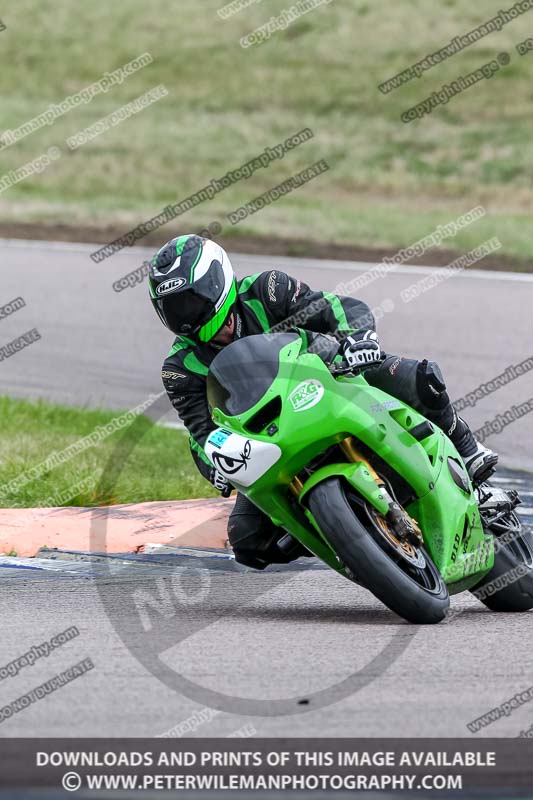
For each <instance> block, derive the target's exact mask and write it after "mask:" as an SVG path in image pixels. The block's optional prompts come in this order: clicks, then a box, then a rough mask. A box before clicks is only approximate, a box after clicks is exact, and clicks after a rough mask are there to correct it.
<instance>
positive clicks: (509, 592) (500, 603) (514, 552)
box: [471, 531, 533, 612]
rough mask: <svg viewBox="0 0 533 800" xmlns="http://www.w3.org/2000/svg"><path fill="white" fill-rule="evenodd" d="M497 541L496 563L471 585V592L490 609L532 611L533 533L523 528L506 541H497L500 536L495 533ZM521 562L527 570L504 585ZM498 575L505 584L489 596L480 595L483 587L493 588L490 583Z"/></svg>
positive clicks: (494, 580) (497, 577)
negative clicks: (515, 535)
mask: <svg viewBox="0 0 533 800" xmlns="http://www.w3.org/2000/svg"><path fill="white" fill-rule="evenodd" d="M494 542H495V544H496V546H498V544H499V549H498V551H497V553H496V554H495V556H494V567H493V568H492V569H491V571H490V572H489V574H488V575H486V576H485V577H484V578H483V580H482V581H481V582H480V583H478V584H477V585H476V586H475V587H474V588H473V589H471V591H472V593H473V594H474V595H475V596H476V597H477V598H478V600H480V601H481V602H482V603H483V604H484V605H486V606H487V608H490V610H491V611H505V612H518V611H530V610H531V609H532V608H533V534H532V533H531V532H530V531H522V532H521V533H520V534H519V535H518V536H517V537H516V538H515V539H513V540H511V541H509V542H504V543H501V542H498V537H497V536H495V537H494ZM520 566H522V567H523V568H524V570H526V572H525V574H524V575H521V576H520V577H518V578H515V579H514V580H512V582H511V583H509V585H508V586H505V585H504V584H505V581H506V580H509V579H512V578H513V575H512V574H511V575H509V573H510V572H511V571H512V570H515V569H516V568H517V567H520ZM505 576H508V577H507V578H506V577H505ZM498 579H500V581H501V583H502V584H503V585H504V588H502V589H500V590H499V591H496V592H494V593H493V594H489V595H487V596H486V597H483V596H481V597H479V593H481V591H482V590H483V589H486V590H489V591H490V589H491V588H492V587H491V586H490V584H491V583H493V582H496V581H497V580H498ZM496 585H497V584H496Z"/></svg>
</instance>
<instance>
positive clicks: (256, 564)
mask: <svg viewBox="0 0 533 800" xmlns="http://www.w3.org/2000/svg"><path fill="white" fill-rule="evenodd" d="M284 536H285V537H286V536H287V534H286V531H285V530H284V529H283V528H279V527H278V526H277V525H274V523H273V522H272V520H271V519H269V517H267V516H266V514H263V512H262V511H260V510H259V509H258V508H257V506H254V504H253V503H252V502H251V501H250V500H248V498H247V497H245V496H244V495H243V494H240V493H239V494H238V495H237V500H236V501H235V506H234V507H233V511H232V512H231V514H230V518H229V521H228V538H229V541H230V544H231V546H232V548H233V552H234V553H235V560H236V561H238V562H239V564H244V565H245V566H247V567H253V568H254V569H264V568H265V567H267V566H268V565H269V564H287V563H288V562H289V561H293V560H294V559H295V558H300V556H304V555H311V554H310V553H309V551H308V550H307V549H306V548H305V547H304V546H303V545H301V544H300V543H299V542H297V541H296V539H294V540H293V542H294V544H293V545H292V546H289V547H287V546H286V547H284V549H283V550H282V549H281V548H280V547H278V544H277V543H278V541H279V539H281V538H282V537H284ZM285 541H286V542H287V540H285Z"/></svg>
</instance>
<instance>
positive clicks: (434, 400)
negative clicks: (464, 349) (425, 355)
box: [416, 359, 450, 409]
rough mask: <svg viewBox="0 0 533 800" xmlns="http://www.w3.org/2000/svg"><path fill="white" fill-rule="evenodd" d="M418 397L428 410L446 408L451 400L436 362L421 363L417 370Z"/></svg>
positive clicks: (425, 361)
mask: <svg viewBox="0 0 533 800" xmlns="http://www.w3.org/2000/svg"><path fill="white" fill-rule="evenodd" d="M416 388H417V391H418V396H419V397H420V400H421V401H422V403H424V405H426V406H427V407H428V408H437V409H438V408H444V406H446V405H447V404H448V403H449V402H450V400H449V397H448V393H447V391H446V384H445V383H444V378H443V377H442V372H441V371H440V367H439V365H438V364H437V362H436V361H427V360H426V359H424V361H421V362H420V363H419V365H418V367H417V370H416Z"/></svg>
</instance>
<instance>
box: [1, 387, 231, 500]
mask: <svg viewBox="0 0 533 800" xmlns="http://www.w3.org/2000/svg"><path fill="white" fill-rule="evenodd" d="M120 413H121V412H115V411H114V412H108V411H86V410H81V409H76V408H67V407H64V406H57V405H52V404H50V403H45V402H43V401H38V402H36V403H32V402H27V401H25V400H14V399H12V398H9V397H3V396H0V419H1V420H2V427H1V433H0V492H1V490H2V487H5V486H6V485H7V484H8V483H9V482H10V481H11V480H13V479H14V478H18V477H21V476H23V475H24V474H25V473H27V471H28V470H29V469H31V468H32V467H36V466H37V465H39V464H41V463H42V462H43V461H44V460H45V459H47V458H49V457H50V456H51V454H52V453H54V452H56V451H61V450H63V449H64V448H66V447H68V446H69V445H71V444H73V443H74V442H76V441H77V440H78V439H81V438H82V437H84V436H87V435H88V434H90V433H92V432H93V431H94V430H95V429H96V428H97V427H98V426H102V425H105V424H106V423H108V422H110V421H111V420H112V419H114V418H115V417H117V416H119V415H120ZM84 480H88V481H89V484H88V485H87V487H86V490H85V491H78V492H75V493H74V494H73V493H72V490H73V486H74V487H75V488H78V486H77V485H79V482H81V481H84ZM60 493H63V494H64V497H63V498H62V501H61V502H58V501H57V498H58V495H59V494H60ZM206 496H216V493H215V491H214V490H213V489H212V488H211V487H210V485H209V484H208V482H207V481H205V480H204V479H203V478H202V476H201V475H200V474H199V472H198V471H197V469H196V467H195V466H194V463H193V460H192V458H191V455H190V453H189V447H188V441H187V436H186V435H185V434H184V433H183V432H182V431H178V430H174V429H169V428H164V427H162V426H159V425H154V424H153V423H152V422H151V421H150V420H149V419H148V418H147V417H144V416H142V417H139V418H137V420H136V421H135V423H134V424H133V425H132V426H131V427H130V428H123V429H122V430H119V431H117V432H115V433H113V434H111V435H110V436H108V437H107V438H106V439H104V440H102V441H100V442H98V443H97V444H96V445H95V446H93V447H90V448H88V449H86V450H84V451H83V452H82V453H80V454H79V455H77V456H75V457H74V458H72V459H71V460H70V461H67V462H65V463H62V464H59V465H58V466H56V467H53V468H52V469H50V470H49V471H47V472H45V473H44V474H42V475H40V477H37V479H36V480H33V481H30V482H29V483H26V484H25V485H24V486H22V487H20V488H18V489H17V490H16V491H11V492H10V493H9V494H8V495H4V494H0V506H2V507H7V508H15V507H16V508H36V507H48V506H56V505H65V506H102V505H109V504H115V503H133V502H135V503H136V502H144V501H151V500H182V499H186V498H190V497H206Z"/></svg>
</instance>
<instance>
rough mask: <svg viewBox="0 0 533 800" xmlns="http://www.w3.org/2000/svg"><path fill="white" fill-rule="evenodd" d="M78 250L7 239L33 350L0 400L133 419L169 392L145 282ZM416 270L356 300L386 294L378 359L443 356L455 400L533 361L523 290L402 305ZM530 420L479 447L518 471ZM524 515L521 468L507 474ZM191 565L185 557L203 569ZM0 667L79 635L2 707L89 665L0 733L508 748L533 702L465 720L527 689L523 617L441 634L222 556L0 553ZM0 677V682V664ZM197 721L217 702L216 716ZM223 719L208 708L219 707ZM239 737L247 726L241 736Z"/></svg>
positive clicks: (477, 620)
mask: <svg viewBox="0 0 533 800" xmlns="http://www.w3.org/2000/svg"><path fill="white" fill-rule="evenodd" d="M91 249H92V248H90V247H89V246H87V247H85V246H83V245H58V246H54V245H51V244H41V243H19V242H15V243H4V244H3V245H2V246H1V247H0V258H1V263H2V299H1V303H2V304H3V303H4V302H7V301H9V300H11V299H13V298H15V297H18V296H22V297H23V298H24V300H25V302H26V307H25V308H23V309H22V310H21V311H18V312H16V313H15V314H13V315H12V316H10V317H8V318H7V319H4V320H2V321H1V322H0V345H3V344H5V343H7V342H9V341H11V340H12V339H13V338H15V337H16V336H18V335H20V334H22V333H24V332H25V331H27V330H29V329H31V328H33V327H36V328H37V329H38V330H39V332H40V334H41V336H42V339H41V340H40V341H39V342H36V343H35V344H33V345H31V346H29V347H27V348H26V349H25V350H23V351H21V352H19V353H17V354H16V355H15V356H13V357H11V358H10V359H8V360H5V361H4V362H3V363H2V364H1V365H0V379H1V384H0V392H9V393H13V394H16V395H18V396H21V397H36V396H45V397H48V398H50V399H51V400H54V401H58V402H65V403H77V404H82V405H88V406H97V405H101V406H103V407H109V406H111V407H116V408H129V407H133V406H135V405H136V404H138V403H140V402H142V401H143V400H144V399H145V398H146V397H147V396H148V395H149V394H150V393H157V392H159V391H160V378H159V370H160V362H161V359H162V357H163V356H164V354H165V352H166V348H167V345H168V343H169V337H168V336H167V334H166V333H165V331H164V329H163V328H162V327H161V325H160V323H159V322H158V320H157V319H156V318H155V315H154V314H153V312H152V310H151V308H150V307H149V303H148V302H147V299H146V285H144V286H143V287H141V286H137V287H135V288H132V289H126V290H124V291H123V292H120V293H116V292H114V291H113V289H112V284H113V282H114V281H115V280H117V278H119V277H121V276H122V275H124V274H125V273H127V272H130V271H131V270H133V269H135V268H136V267H137V266H140V264H141V263H142V260H143V258H144V257H146V255H147V254H148V253H147V251H142V250H141V249H140V248H135V249H134V250H130V251H125V252H124V253H121V254H119V255H115V256H114V257H112V258H111V259H109V260H107V261H105V262H103V264H101V265H96V264H93V262H92V261H91V260H90V259H89V252H90V250H91ZM235 264H236V267H237V271H238V273H239V275H244V274H245V273H251V272H256V271H259V270H262V269H267V268H269V267H274V266H275V267H276V268H280V269H286V270H287V271H290V272H291V273H292V274H295V275H296V276H297V277H301V278H303V279H305V280H307V281H308V282H310V283H311V284H312V285H314V286H317V287H319V288H327V289H329V290H334V288H335V286H336V285H337V284H338V283H339V282H346V281H347V280H349V279H350V278H352V277H353V276H354V275H355V274H357V272H358V271H363V270H364V266H362V265H349V264H339V263H334V262H307V261H305V262H301V263H299V262H297V261H294V260H290V261H289V260H288V259H271V260H269V259H266V258H258V257H253V258H247V257H245V256H236V257H235ZM425 274H426V273H425V272H424V271H423V270H422V272H420V270H414V269H407V270H406V269H402V270H399V271H397V272H396V273H393V274H392V275H389V276H388V277H387V279H386V280H378V281H375V282H374V283H373V284H371V285H370V286H368V287H367V288H366V289H363V290H362V291H361V292H360V293H359V294H360V295H361V296H362V297H363V298H364V299H366V300H367V301H368V302H369V304H370V306H371V307H376V306H377V305H379V304H383V303H384V302H385V301H386V300H392V302H393V304H394V310H393V311H388V312H387V313H385V315H384V318H383V320H382V321H381V324H380V331H381V333H382V340H383V342H384V346H385V347H386V349H387V350H389V351H391V352H398V353H403V354H406V355H413V356H414V355H419V356H429V357H433V358H435V359H437V360H438V361H439V362H440V363H441V365H442V368H443V371H444V372H445V374H446V376H447V380H448V384H449V386H450V387H452V394H453V396H454V397H460V396H462V395H463V394H465V393H466V392H468V391H470V390H472V389H475V388H476V386H478V384H480V383H483V382H485V381H488V380H490V379H491V378H493V377H494V376H496V375H498V374H500V373H502V372H503V371H504V370H505V368H506V367H507V366H509V365H510V364H516V363H518V362H520V361H522V360H524V359H525V358H527V357H528V356H529V355H530V354H531V353H530V350H529V348H530V347H531V333H530V331H531V311H530V308H529V306H528V304H527V302H526V301H527V300H528V297H529V295H530V294H531V289H532V288H533V286H532V283H533V281H532V278H531V277H530V276H515V275H510V274H507V275H504V274H502V275H499V274H496V275H494V274H484V275H478V274H474V275H469V276H457V277H454V278H453V279H451V280H448V281H446V282H445V283H443V284H442V285H440V286H438V287H436V288H435V289H433V290H431V291H428V292H426V293H425V294H424V295H423V296H422V297H420V298H418V299H417V300H415V301H413V302H412V303H408V304H404V303H403V302H402V301H401V299H400V291H401V290H402V289H403V288H405V287H407V286H409V285H410V284H411V283H413V282H415V281H417V280H419V279H420V278H421V277H423V275H425ZM532 389H533V382H532V378H531V375H530V374H527V375H524V376H522V377H521V378H519V379H517V380H516V381H514V382H513V383H510V384H509V385H508V386H506V387H504V388H501V389H499V390H498V391H497V392H495V393H494V394H492V395H490V396H489V397H487V398H485V399H483V400H482V401H481V402H480V403H479V404H478V405H477V406H476V408H474V409H471V410H470V413H465V416H467V417H468V418H469V419H471V420H472V422H473V423H474V426H476V425H481V424H483V423H484V422H485V421H486V420H488V419H491V418H492V417H494V416H495V415H496V414H497V413H503V412H504V411H505V410H507V409H508V408H510V407H511V406H512V405H513V404H514V403H517V402H523V401H525V400H527V399H528V398H529V397H530V396H533V391H532ZM532 420H533V415H530V416H529V417H528V416H525V417H523V418H521V419H518V420H517V421H515V422H513V423H512V424H510V425H509V426H508V427H506V428H505V430H504V431H503V432H502V433H501V434H500V435H499V436H493V437H492V438H491V439H489V443H490V444H491V445H492V446H494V447H495V448H497V449H499V450H500V451H501V453H502V454H503V457H504V462H505V464H506V465H507V466H509V467H515V468H527V467H530V468H533V459H532V458H531V453H530V441H531V432H532V426H533V421H532ZM500 480H501V481H503V482H508V483H510V484H512V485H515V486H517V488H519V489H520V491H521V494H522V496H523V500H524V506H523V509H522V513H523V514H524V517H525V521H526V522H528V523H529V524H530V523H532V522H533V509H532V506H533V486H532V481H531V480H530V478H529V476H527V475H525V474H522V475H518V474H510V473H507V472H505V471H502V473H501V477H500ZM195 559H196V560H195ZM0 581H1V584H2V587H1V588H2V591H1V593H0V603H1V606H0V609H1V615H2V621H3V622H2V648H1V652H2V656H1V661H2V663H1V664H0V667H2V666H3V665H7V664H8V663H9V662H11V661H13V660H14V659H17V658H18V657H19V656H22V655H23V654H24V653H26V652H27V651H28V650H30V648H31V647H32V646H33V645H40V644H41V643H44V642H47V641H49V640H50V639H51V638H52V637H54V636H56V635H57V634H59V633H61V632H62V631H64V630H66V629H67V628H70V627H71V626H76V627H77V628H78V630H79V635H78V636H76V637H75V638H73V639H72V640H71V641H68V642H67V643H65V644H63V645H61V646H58V647H57V648H56V649H54V650H52V652H50V653H49V655H48V656H43V657H40V658H38V659H37V660H36V661H35V663H34V664H33V665H31V666H25V667H23V668H21V669H20V670H19V672H18V674H16V675H7V677H4V678H3V679H2V680H1V681H0V707H3V706H5V705H6V704H7V703H10V702H12V701H13V700H15V699H17V698H19V697H21V696H22V695H24V694H25V693H26V692H29V691H30V690H31V689H33V688H35V687H37V686H39V685H40V684H41V683H43V682H44V681H47V680H49V679H51V678H53V677H54V676H56V675H58V674H59V673H61V672H62V671H64V670H66V669H68V668H69V667H71V666H72V665H74V664H76V663H78V662H80V661H82V660H84V659H86V658H90V659H91V660H92V663H93V664H94V668H92V669H91V670H90V671H88V672H87V673H86V674H84V675H82V676H81V677H79V678H77V679H76V680H74V681H72V682H71V683H68V684H66V685H64V686H62V687H61V688H58V689H57V690H56V691H55V692H53V693H52V694H50V695H48V696H46V697H45V698H43V699H42V700H39V701H38V702H34V703H32V704H31V705H29V706H28V707H27V708H23V709H22V710H20V711H19V712H18V713H16V714H14V715H13V716H12V717H10V718H9V719H5V720H4V721H2V722H1V723H0V727H1V730H0V735H1V736H19V735H21V736H29V735H37V736H50V737H51V736H73V735H77V736H106V735H107V736H157V735H160V734H163V733H165V732H168V731H170V730H171V729H174V731H173V734H174V735H197V736H209V737H211V736H229V735H231V734H234V733H235V732H236V731H240V732H241V735H250V734H251V735H257V736H261V737H262V736H284V735H290V736H317V737H322V736H324V737H328V736H341V735H342V736H354V737H357V736H372V737H385V736H390V737H396V736H429V737H456V736H457V737H461V736H471V737H472V738H473V739H475V738H476V737H478V738H479V737H482V736H496V737H501V736H508V737H516V736H518V735H519V734H520V732H521V731H523V730H527V729H528V728H529V727H530V726H531V725H532V724H533V706H532V704H531V703H529V704H527V703H525V704H524V705H522V706H521V707H520V708H518V709H516V710H513V711H512V713H510V714H509V715H508V716H504V717H502V718H501V719H498V720H497V721H495V722H493V723H492V724H490V725H488V726H487V727H485V728H483V729H482V730H481V731H480V732H479V733H477V734H475V735H474V734H472V733H470V731H469V730H468V728H467V723H468V722H470V721H471V720H474V719H476V718H477V717H479V716H480V715H482V714H484V713H485V712H487V711H489V710H490V709H492V708H494V707H495V706H497V705H498V704H500V703H503V702H505V701H507V700H509V699H510V698H511V697H513V695H514V694H515V693H516V692H523V691H524V690H526V689H528V688H529V686H530V685H531V683H532V681H531V629H532V621H533V616H532V615H531V614H524V615H498V614H494V613H491V612H489V611H488V610H487V609H486V608H485V607H484V606H482V605H481V604H480V603H479V602H478V601H477V600H476V599H475V598H474V597H473V596H472V595H470V594H465V595H461V596H460V597H456V598H452V607H453V608H454V609H456V610H461V612H462V613H460V614H459V615H457V616H455V617H454V618H453V619H452V620H451V621H449V622H446V623H443V624H441V625H439V626H431V627H422V628H418V627H415V626H411V625H409V624H407V623H405V622H403V621H402V620H400V619H399V618H397V617H396V616H395V615H394V614H392V613H391V612H389V611H388V610H387V609H385V608H384V607H383V606H382V605H381V604H380V603H379V602H378V601H376V600H374V598H373V597H372V596H371V595H370V594H368V593H367V592H365V591H364V590H362V589H359V588H357V587H354V586H353V585H352V584H350V583H348V582H347V581H344V580H343V579H342V578H340V577H338V576H337V575H335V574H334V573H332V572H330V571H329V570H327V569H323V568H322V567H321V566H320V565H319V564H314V563H313V562H309V561H305V560H303V561H302V562H301V563H298V564H296V565H294V566H292V567H291V568H290V569H283V570H282V569H278V570H268V571H267V572H265V573H255V572H253V571H247V570H240V569H238V568H237V567H236V566H235V564H234V563H233V562H232V560H231V559H230V558H229V557H228V556H227V555H225V554H218V553H212V554H211V555H208V556H200V555H198V554H197V553H191V554H189V555H187V554H183V553H181V554H171V553H170V552H166V551H162V552H160V551H157V550H155V551H154V552H153V553H148V554H146V555H144V556H139V557H137V558H135V557H131V556H130V557H125V556H124V557H116V558H113V559H110V558H106V557H104V556H102V557H100V558H90V557H81V556H79V555H75V554H74V555H73V554H58V557H57V558H56V559H55V560H51V559H48V558H42V559H33V560H23V559H7V558H5V559H1V563H0ZM0 674H2V673H1V670H0ZM208 709H211V711H209V710H208ZM213 709H214V710H213ZM243 731H244V732H243Z"/></svg>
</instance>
